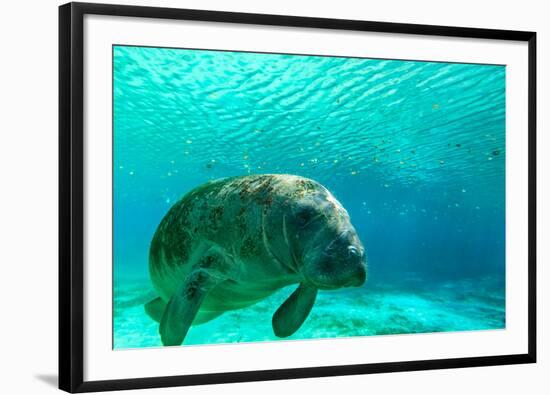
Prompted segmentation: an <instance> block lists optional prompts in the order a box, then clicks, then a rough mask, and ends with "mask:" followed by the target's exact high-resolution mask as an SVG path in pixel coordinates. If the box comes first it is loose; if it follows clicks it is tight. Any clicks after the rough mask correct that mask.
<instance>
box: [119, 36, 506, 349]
mask: <svg viewBox="0 0 550 395" xmlns="http://www.w3.org/2000/svg"><path fill="white" fill-rule="evenodd" d="M113 65H114V75H113V78H114V80H113V82H114V84H113V89H114V131H113V133H114V161H113V176H114V196H113V203H114V212H113V221H114V240H113V249H114V254H113V255H114V256H113V258H114V263H113V264H114V303H113V306H114V314H113V316H114V322H113V328H114V336H113V338H114V347H115V348H135V347H147V346H159V345H161V343H160V338H159V335H158V324H157V323H156V322H154V321H153V320H152V319H150V318H149V317H148V316H147V315H146V314H145V312H144V310H143V304H144V303H146V302H148V301H149V300H151V299H153V298H154V297H156V295H155V293H154V291H153V289H152V285H151V282H150V280H149V277H148V267H147V260H148V249H149V245H150V242H151V238H152V236H153V233H154V231H155V229H156V227H157V225H158V224H159V222H160V220H161V219H162V217H163V216H164V214H166V212H167V210H168V209H169V208H170V207H171V205H172V204H173V203H174V202H175V201H177V200H178V199H179V198H180V197H181V196H183V195H184V194H185V193H186V192H187V191H189V190H191V189H192V188H194V187H196V186H198V185H201V184H203V183H205V182H207V181H209V180H214V179H219V178H223V177H227V176H234V175H244V174H262V173H289V174H297V175H301V176H304V177H308V178H312V179H314V180H316V181H318V182H320V183H321V184H323V185H325V186H326V187H327V188H328V189H329V190H330V191H331V192H332V193H333V194H334V195H335V196H336V198H337V199H338V200H339V201H340V202H341V203H342V204H343V206H344V207H345V208H346V209H347V210H348V212H349V214H350V216H351V220H352V223H353V224H354V226H355V228H356V229H357V231H358V234H359V236H360V238H361V240H362V242H363V244H364V246H365V249H366V253H367V256H368V273H369V278H368V281H367V283H366V284H365V285H364V286H363V287H361V288H357V289H345V290H336V291H320V292H319V296H318V298H317V301H316V303H315V306H314V307H313V310H312V312H311V314H310V316H309V317H308V319H307V320H306V322H305V323H304V325H303V326H302V327H301V328H300V330H298V331H297V332H296V333H295V334H294V335H292V336H291V337H290V339H310V338H327V337H328V338H332V337H340V336H370V335H387V334H405V333H426V332H441V331H464V330H486V329H502V328H504V327H505V286H504V285H505V278H504V276H505V260H504V259H505V212H504V210H505V195H504V187H505V171H504V170H505V141H504V136H505V99H504V97H505V67H504V66H495V65H474V64H450V63H437V62H418V61H401V60H400V61H396V60H378V59H357V58H337V57H312V56H297V55H274V54H256V53H239V52H221V51H201V50H185V49H161V48H143V47H124V46H116V47H114V49H113ZM292 291H293V287H288V288H284V289H282V290H280V291H279V292H278V293H276V294H274V295H272V296H271V297H269V298H267V299H264V300H262V301H261V302H259V303H258V304H256V305H254V306H251V307H249V308H246V309H242V310H236V311H232V312H229V313H225V314H224V315H222V316H220V317H219V318H216V319H214V320H213V321H210V322H208V323H206V324H203V325H199V326H194V327H192V328H191V330H190V331H189V334H188V335H187V337H186V339H185V344H212V343H227V342H245V341H262V340H275V339H276V337H275V336H274V335H273V332H272V329H271V316H272V314H273V313H274V312H275V310H276V309H277V308H278V307H279V305H280V304H281V303H282V302H283V301H284V300H285V297H286V296H288V295H289V294H290V293H291V292H292Z"/></svg>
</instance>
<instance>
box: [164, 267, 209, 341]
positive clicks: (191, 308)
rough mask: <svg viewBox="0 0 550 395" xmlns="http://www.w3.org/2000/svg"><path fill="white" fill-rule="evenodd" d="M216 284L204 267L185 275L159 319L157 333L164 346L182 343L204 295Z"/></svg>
mask: <svg viewBox="0 0 550 395" xmlns="http://www.w3.org/2000/svg"><path fill="white" fill-rule="evenodd" d="M216 284H217V281H216V280H215V277H214V276H213V275H212V274H211V273H209V272H208V271H206V270H204V269H198V270H195V271H194V272H193V273H191V274H189V275H188V276H187V279H186V280H185V281H184V282H183V283H182V284H181V285H180V287H179V288H178V290H177V291H176V292H175V293H174V295H172V298H171V299H170V302H168V305H167V306H166V310H164V314H163V315H162V319H161V321H160V327H159V333H160V338H161V340H162V344H164V345H165V346H179V345H180V344H181V343H183V339H185V335H187V331H188V330H189V327H190V326H191V324H192V323H193V320H194V319H195V316H196V315H197V312H198V311H199V308H200V306H201V303H202V301H203V300H204V298H205V296H206V295H207V294H208V292H210V290H211V289H212V288H213V287H214V286H215V285H216Z"/></svg>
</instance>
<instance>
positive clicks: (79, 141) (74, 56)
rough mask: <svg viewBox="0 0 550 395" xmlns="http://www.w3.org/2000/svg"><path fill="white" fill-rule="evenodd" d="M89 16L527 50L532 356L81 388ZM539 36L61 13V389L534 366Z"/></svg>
mask: <svg viewBox="0 0 550 395" xmlns="http://www.w3.org/2000/svg"><path fill="white" fill-rule="evenodd" d="M87 14H96V15H112V16H121V17H147V18H159V19H173V20H189V21H210V22H228V23H240V24H259V25H271V26H283V27H284V26H287V27H308V28H322V29H336V30H354V31H363V32H384V33H402V34H414V35H427V36H449V37H462V38H472V39H490V40H511V41H522V42H527V43H528V70H529V75H528V103H527V105H528V156H529V157H528V172H529V176H528V178H529V179H528V188H529V190H528V204H529V208H528V230H529V235H528V240H529V241H528V262H526V264H527V265H528V301H529V311H528V352H527V353H525V354H515V355H498V356H483V357H470V358H452V359H437V360H418V361H407V362H390V363H374V364H356V365H346V366H324V367H307V368H293V369H279V370H262V371H242V372H228V373H215V374H193V375H181V376H165V377H142V378H133V379H120V380H106V381H84V378H83V370H84V366H83V365H84V350H83V316H84V314H83V313H84V311H83V309H84V304H83V302H84V301H83V286H84V273H83V254H84V251H83V231H84V222H83V209H84V190H83V186H84V179H83V177H84V168H83V153H84V138H83V100H84V88H83V49H84V47H83V45H84V35H83V34H84V33H83V18H84V16H85V15H87ZM535 287H536V33H535V32H526V31H510V30H493V29H478V28H462V27H449V26H429V25H416V24H404V23H386V22H367V21H357V20H340V19H325V18H309V17H295V16H283V15H265V14H249V13H235V12H218V11H204V10H187V9H172V8H156V7H141V6H122V5H108V4H90V3H68V4H65V5H62V6H60V7H59V388H60V389H62V390H65V391H68V392H71V393H73V392H89V391H106V390H123V389H138V388H153V387H170V386H186V385H199V384H216V383H232V382H244V381H261V380H280V379H296V378H309V377H321V376H338V375H355V374H366V373H382V372H400V371H416V370H427V369H449V368H461V367H474V366H490V365H508V364H520V363H534V362H535V361H536V288H535Z"/></svg>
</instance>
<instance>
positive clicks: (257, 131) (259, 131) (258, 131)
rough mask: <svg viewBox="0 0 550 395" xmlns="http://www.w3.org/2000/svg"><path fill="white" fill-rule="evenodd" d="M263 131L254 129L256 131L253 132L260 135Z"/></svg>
mask: <svg viewBox="0 0 550 395" xmlns="http://www.w3.org/2000/svg"><path fill="white" fill-rule="evenodd" d="M263 131H264V130H263V129H256V130H254V132H256V133H262V132H263Z"/></svg>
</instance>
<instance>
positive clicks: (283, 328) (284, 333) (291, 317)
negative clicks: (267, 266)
mask: <svg viewBox="0 0 550 395" xmlns="http://www.w3.org/2000/svg"><path fill="white" fill-rule="evenodd" d="M316 296H317V288H315V287H312V286H310V285H306V284H304V283H301V284H300V286H299V287H298V288H296V290H295V291H294V292H293V293H292V295H290V296H289V297H288V299H287V300H285V302H284V303H283V304H282V305H281V306H280V307H279V308H278V309H277V311H276V312H275V314H273V319H272V325H273V332H275V335H276V336H278V337H288V336H290V335H292V334H293V333H294V332H296V331H297V330H298V329H299V328H300V326H302V324H303V323H304V321H305V320H306V318H307V316H308V314H309V312H310V311H311V308H312V307H313V303H315V297H316Z"/></svg>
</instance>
